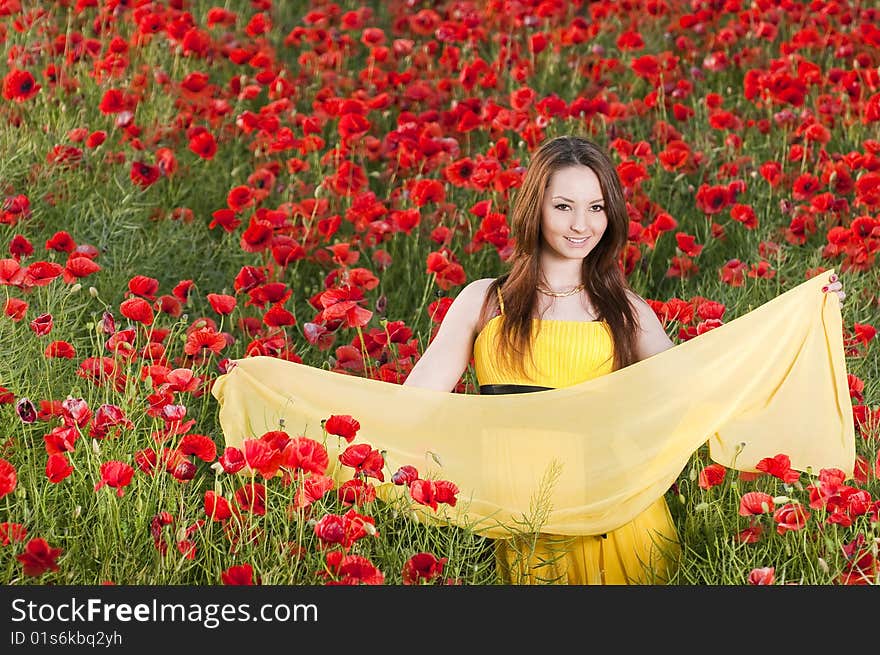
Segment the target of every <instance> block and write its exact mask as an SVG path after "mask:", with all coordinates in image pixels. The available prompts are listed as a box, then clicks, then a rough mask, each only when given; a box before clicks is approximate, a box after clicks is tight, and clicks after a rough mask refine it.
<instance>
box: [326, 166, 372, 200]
mask: <svg viewBox="0 0 880 655" xmlns="http://www.w3.org/2000/svg"><path fill="white" fill-rule="evenodd" d="M325 179H326V181H327V183H328V184H329V185H330V188H331V189H332V190H333V191H334V192H335V193H337V194H339V195H340V196H351V195H354V194H355V193H357V192H358V191H360V190H362V189H363V188H364V187H365V186H367V174H366V173H365V172H364V169H363V168H361V167H360V166H358V165H356V164H353V163H351V162H350V161H348V160H347V159H346V160H345V161H343V162H342V163H340V164H339V166H338V167H337V169H336V173H335V174H333V175H331V176H330V177H328V178H325Z"/></svg>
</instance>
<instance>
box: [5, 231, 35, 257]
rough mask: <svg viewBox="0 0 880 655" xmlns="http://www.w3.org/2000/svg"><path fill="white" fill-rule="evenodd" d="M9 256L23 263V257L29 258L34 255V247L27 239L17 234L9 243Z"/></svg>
mask: <svg viewBox="0 0 880 655" xmlns="http://www.w3.org/2000/svg"><path fill="white" fill-rule="evenodd" d="M9 254H10V255H12V256H13V257H14V258H15V259H17V260H19V261H21V259H22V257H29V256H30V255H32V254H34V247H33V246H32V245H31V242H30V241H28V240H27V238H26V237H23V236H22V235H20V234H16V235H15V236H14V237H12V241H10V242H9Z"/></svg>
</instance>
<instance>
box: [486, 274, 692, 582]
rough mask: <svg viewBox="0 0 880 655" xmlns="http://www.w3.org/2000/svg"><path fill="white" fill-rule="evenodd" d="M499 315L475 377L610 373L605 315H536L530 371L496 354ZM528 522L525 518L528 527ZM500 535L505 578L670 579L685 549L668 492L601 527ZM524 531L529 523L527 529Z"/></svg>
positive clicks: (504, 379) (530, 381) (564, 383)
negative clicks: (621, 521)
mask: <svg viewBox="0 0 880 655" xmlns="http://www.w3.org/2000/svg"><path fill="white" fill-rule="evenodd" d="M498 303H499V306H500V308H501V314H502V315H500V316H496V317H494V318H493V319H491V320H490V321H489V322H488V323H486V326H485V327H484V328H483V330H482V331H481V332H480V334H479V335H477V339H476V341H475V342H474V369H475V371H476V374H477V382H478V383H479V384H480V385H484V384H515V385H516V384H525V385H540V386H548V387H553V388H561V387H568V386H571V385H573V384H579V383H581V382H584V381H586V380H590V379H592V378H596V377H599V376H600V375H607V374H608V373H611V372H612V370H613V367H614V340H613V338H612V336H611V330H610V328H609V327H608V324H607V323H605V322H604V321H590V322H587V321H565V320H545V319H535V321H534V324H533V329H534V330H535V332H534V334H533V339H532V353H533V355H534V357H533V360H534V361H532V359H526V371H525V373H526V374H525V375H524V376H523V374H522V373H519V372H517V371H516V370H515V369H512V368H510V367H509V365H507V364H506V363H505V362H502V361H501V359H500V358H499V357H497V356H496V353H497V351H498V342H497V340H498V338H499V331H500V328H501V322H502V321H503V320H504V317H503V313H504V298H503V296H502V295H501V292H500V290H499V291H498ZM525 527H526V526H523V528H525ZM539 530H540V526H536V527H535V528H534V529H533V530H532V531H531V532H532V533H531V534H521V535H516V536H514V537H512V538H510V539H498V540H497V542H496V544H495V551H496V562H497V564H498V569H497V570H498V577H499V579H500V581H501V582H504V583H507V584H542V583H554V584H570V585H572V584H577V585H582V584H628V583H639V584H648V583H657V582H659V583H662V582H668V581H669V579H670V577H671V575H672V573H673V572H674V568H675V565H676V562H677V560H678V554H679V551H680V547H679V541H678V532H677V531H676V529H675V524H674V523H673V521H672V516H671V515H670V513H669V508H668V507H667V505H666V499H665V498H664V497H662V496H661V497H660V498H658V499H657V500H656V501H654V502H653V503H652V504H651V505H650V506H649V507H648V508H647V509H646V510H644V511H643V512H641V513H640V514H639V515H638V516H636V517H635V518H633V520H632V521H630V522H629V523H626V524H625V525H622V526H620V527H618V528H615V529H614V530H611V531H609V532H607V533H603V534H601V535H581V536H560V535H554V534H547V533H543V532H540V531H539ZM524 531H525V530H524Z"/></svg>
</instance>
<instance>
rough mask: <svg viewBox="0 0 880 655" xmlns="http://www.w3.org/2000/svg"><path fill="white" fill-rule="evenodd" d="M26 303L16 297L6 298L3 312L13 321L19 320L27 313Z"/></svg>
mask: <svg viewBox="0 0 880 655" xmlns="http://www.w3.org/2000/svg"><path fill="white" fill-rule="evenodd" d="M27 309H28V304H27V303H26V302H25V301H24V300H20V299H18V298H7V299H6V305H5V306H4V308H3V313H4V314H6V315H7V316H8V317H9V318H11V319H12V320H13V321H16V322H17V321H20V320H22V319H23V318H24V316H25V314H26V313H27Z"/></svg>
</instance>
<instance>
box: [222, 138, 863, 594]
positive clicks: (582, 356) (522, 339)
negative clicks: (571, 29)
mask: <svg viewBox="0 0 880 655" xmlns="http://www.w3.org/2000/svg"><path fill="white" fill-rule="evenodd" d="M624 209H625V207H624V200H623V195H622V193H621V187H620V182H619V180H618V178H617V176H616V173H615V169H614V166H613V165H612V164H611V162H610V161H609V159H608V157H607V156H606V155H604V154H603V153H602V152H601V151H600V150H599V149H598V148H596V147H595V146H593V145H592V144H591V143H589V142H588V141H585V140H584V139H581V138H577V137H562V138H559V139H554V140H552V141H550V142H548V143H546V144H544V145H542V146H541V147H540V148H539V149H538V151H537V152H536V153H535V154H534V156H533V158H532V161H531V164H530V167H529V170H528V172H527V174H526V176H525V180H524V183H523V185H522V188H521V189H520V190H519V193H518V195H517V197H516V200H515V204H514V208H513V214H512V222H513V229H514V236H515V237H516V243H517V250H516V252H515V254H514V256H513V258H512V261H511V264H510V272H509V273H507V274H506V275H503V276H501V277H500V278H499V279H498V280H492V279H483V280H477V281H475V282H472V283H471V284H469V285H467V286H466V287H465V288H464V289H463V290H462V291H461V292H460V293H459V294H458V296H457V297H456V298H455V300H454V302H453V303H452V305H451V306H450V307H449V309H448V311H447V314H446V316H445V317H444V320H443V322H442V324H441V326H440V329H439V330H438V332H437V334H436V335H435V337H434V339H433V341H432V343H431V344H430V346H429V347H428V348H427V349H426V350H425V352H424V353H423V355H422V357H421V358H420V360H419V361H418V362H417V364H416V365H415V366H414V368H413V369H412V370H411V372H410V374H409V376H408V377H407V379H406V380H405V382H404V384H402V385H401V384H396V383H391V382H384V381H381V380H374V379H369V378H362V377H359V376H348V375H339V374H338V373H334V372H331V371H326V370H323V369H320V368H317V367H312V366H306V365H304V364H299V363H296V362H291V361H286V360H283V359H279V358H275V357H266V356H262V357H245V358H243V359H239V360H235V361H234V362H233V364H234V365H233V366H231V367H230V369H229V370H228V371H227V373H226V374H224V375H222V376H220V377H219V378H218V379H217V380H216V381H215V383H214V385H213V386H212V390H211V392H212V394H213V395H214V397H215V398H216V399H217V400H218V402H219V404H220V411H219V419H220V423H221V426H222V429H223V433H224V438H225V442H226V446H235V447H238V448H243V444H244V441H245V439H248V438H252V439H258V438H261V435H265V434H266V433H267V432H269V431H276V430H284V431H286V432H287V433H288V434H290V435H302V436H305V437H307V438H310V439H313V440H318V441H320V442H322V443H324V445H325V446H326V448H327V450H328V457H329V461H330V462H331V463H333V462H336V463H338V462H340V461H341V460H340V459H339V458H340V455H341V453H342V452H343V450H345V449H346V448H348V446H349V441H348V440H347V439H346V438H342V437H335V438H333V437H330V438H328V435H327V434H323V433H322V432H323V427H324V421H325V419H326V418H327V417H329V416H331V415H334V414H348V415H351V416H353V417H355V418H356V419H357V421H359V424H360V428H359V430H358V432H357V435H356V437H355V439H357V443H358V445H360V446H361V447H362V446H363V444H369V445H370V448H371V449H375V452H376V453H380V454H381V456H382V458H383V459H384V468H385V469H387V471H388V474H387V475H388V477H385V476H384V475H381V476H379V475H377V479H378V480H379V481H380V482H381V484H379V485H377V488H376V493H377V496H378V497H380V498H381V499H382V500H390V499H401V500H404V501H405V502H406V503H407V504H408V506H409V507H410V508H411V510H412V511H413V516H414V518H418V519H419V520H424V521H426V522H430V523H433V522H435V521H439V523H440V524H441V525H448V524H449V523H450V522H451V524H454V525H458V526H461V527H465V528H468V529H473V530H475V531H476V532H477V533H478V534H482V535H484V536H487V537H490V538H493V539H497V540H498V542H497V544H498V545H497V559H498V563H499V569H500V571H501V576H502V579H503V580H507V581H510V582H544V581H555V582H567V583H570V584H575V583H603V582H604V583H626V582H660V581H663V580H667V579H669V578H670V576H671V574H672V568H671V565H672V564H674V562H675V559H676V549H677V546H678V542H677V535H676V532H675V528H674V526H673V525H672V523H671V521H670V519H669V512H668V508H667V507H666V504H665V500H664V498H663V496H664V493H665V492H666V490H668V489H669V485H670V484H672V482H673V481H674V480H675V479H676V478H677V476H678V475H679V474H680V473H681V471H682V470H683V468H684V467H685V466H686V464H687V462H688V461H689V459H690V457H691V456H692V454H693V452H694V451H695V450H696V449H698V448H700V447H701V446H702V445H705V444H706V443H707V442H708V446H709V448H708V450H709V456H710V458H711V459H713V460H714V461H715V462H717V463H719V464H721V465H723V466H726V467H729V468H735V469H737V470H743V471H754V470H756V468H755V467H756V465H757V464H758V462H759V461H760V460H761V459H762V458H765V457H773V456H775V455H776V454H777V453H780V452H785V453H786V454H788V455H789V456H790V457H791V462H792V468H796V469H797V470H801V471H804V470H810V469H811V470H814V471H818V470H820V469H821V468H828V467H836V468H839V469H841V470H842V471H844V472H845V473H846V474H847V475H850V476H851V475H853V471H854V466H855V429H854V424H853V416H852V411H851V405H850V403H849V396H848V394H847V387H848V384H847V372H846V361H845V356H844V347H843V339H842V320H841V315H840V307H839V302H838V300H837V298H834V297H833V296H831V297H830V298H828V297H827V294H826V295H823V296H822V297H819V298H816V296H815V294H816V292H817V291H818V290H819V289H820V288H822V289H823V290H824V291H836V292H837V293H838V296H839V297H840V298H841V299H842V298H843V297H844V294H843V292H842V291H841V290H840V289H841V285H840V283H839V281H837V280H836V279H835V278H834V276H833V271H831V272H825V273H823V274H822V275H817V276H815V277H814V278H813V279H811V280H808V281H806V282H804V283H802V284H800V285H798V286H797V287H796V288H794V289H791V290H789V291H786V292H785V293H783V294H781V295H780V296H779V297H777V298H775V299H773V300H771V301H770V302H768V303H766V304H764V305H762V306H761V307H757V308H755V309H754V310H753V311H750V312H748V313H747V314H745V315H743V316H740V317H738V318H736V319H734V320H733V321H730V322H728V323H726V324H724V325H722V326H721V327H719V328H717V329H715V330H710V331H709V332H706V333H704V334H702V335H700V336H699V337H697V338H694V339H691V340H689V341H687V342H686V343H683V344H681V345H680V346H678V347H676V348H674V349H670V346H671V345H672V343H671V342H670V340H669V338H668V337H667V336H666V334H665V333H664V331H663V329H662V326H661V325H660V323H659V321H658V320H657V318H656V316H655V315H654V313H653V311H651V309H650V306H649V305H647V303H646V302H645V301H644V300H643V299H641V298H640V297H639V296H638V295H637V294H635V293H634V292H633V291H632V290H630V289H629V288H627V285H626V281H625V279H624V278H623V275H622V273H621V271H620V266H619V257H620V253H621V249H622V248H623V246H624V243H625V241H626V233H627V226H628V220H627V216H626V212H625V211H624ZM820 284H824V285H826V286H825V287H824V288H823V287H820V286H819V285H820ZM492 313H497V314H498V315H497V316H494V317H492V318H489V315H490V314H492ZM664 351H665V352H664ZM655 355H656V356H655ZM471 357H473V360H474V364H475V366H476V372H477V377H478V381H479V383H480V386H481V389H480V390H481V392H482V394H484V395H478V394H455V393H448V392H449V391H451V390H452V389H454V388H455V386H456V384H457V382H458V381H459V380H460V378H461V376H462V374H463V373H464V371H465V369H466V367H467V365H468V363H469V361H470V359H471ZM646 359H647V361H642V360H646ZM640 361H641V363H640V364H639V365H638V366H632V364H634V363H636V362H640ZM707 362H710V364H708V365H707ZM612 371H614V374H613V375H610V373H612ZM579 383H580V384H579ZM420 387H422V388H420ZM555 387H566V388H558V389H555V390H554V391H543V390H544V389H549V388H555ZM518 391H520V392H521V391H535V392H537V393H526V394H525V395H512V394H511V392H513V393H516V392H518ZM635 409H638V410H639V411H633V410H635ZM273 434H274V433H273ZM806 434H809V435H810V438H804V435H806ZM350 438H351V437H349V439H350ZM284 452H287V449H286V448H285V451H284ZM294 460H295V458H294ZM287 466H296V461H291V462H289V463H288V464H287ZM403 467H410V468H409V471H410V472H411V471H413V470H416V472H417V474H418V475H419V476H421V477H420V481H421V483H423V484H419V485H418V489H419V492H418V497H416V496H415V495H413V486H409V485H410V482H412V481H410V482H407V481H406V480H403V481H402V480H401V479H399V478H397V476H396V475H395V474H394V473H395V471H397V472H398V473H400V472H401V471H403V470H404V469H403ZM327 474H328V475H331V474H332V475H334V476H336V477H337V482H339V483H343V482H344V481H345V479H346V477H349V478H350V477H351V476H353V475H355V473H354V469H352V468H351V467H348V466H342V467H340V466H334V468H333V471H332V473H331V472H328V473H327ZM408 475H409V474H407V476H408ZM429 480H431V481H433V480H444V481H449V482H452V483H454V484H455V485H458V488H459V490H460V493H458V494H457V496H455V497H451V498H446V500H441V501H438V499H436V498H434V497H433V496H432V494H433V493H434V492H433V491H432V489H434V486H432V485H433V482H430V483H429V482H428V481H429ZM412 485H415V482H412ZM447 488H448V487H447Z"/></svg>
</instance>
